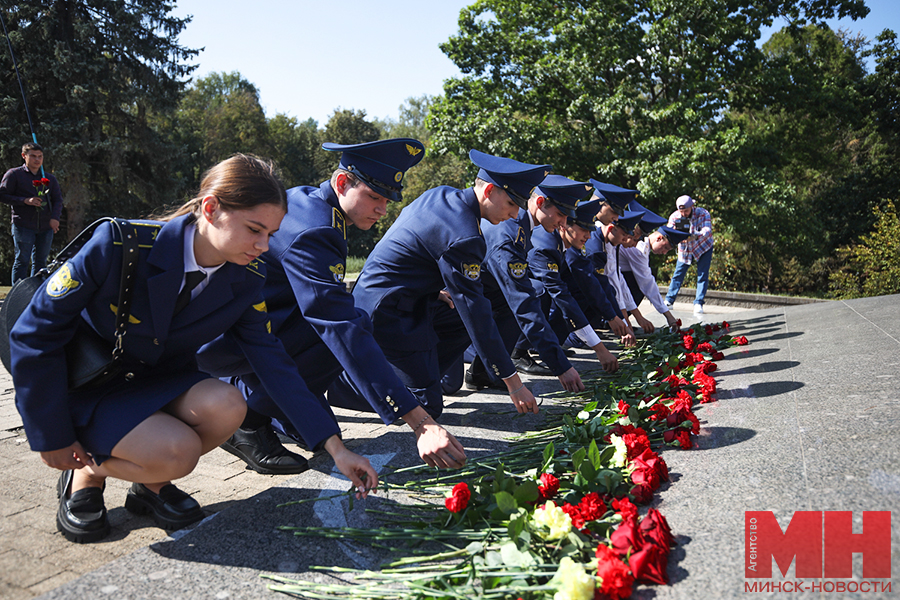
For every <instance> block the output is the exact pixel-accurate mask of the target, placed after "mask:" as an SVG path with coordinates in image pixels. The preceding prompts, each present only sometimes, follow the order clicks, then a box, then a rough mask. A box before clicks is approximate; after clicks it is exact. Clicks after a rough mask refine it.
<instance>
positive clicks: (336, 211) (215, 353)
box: [198, 138, 465, 474]
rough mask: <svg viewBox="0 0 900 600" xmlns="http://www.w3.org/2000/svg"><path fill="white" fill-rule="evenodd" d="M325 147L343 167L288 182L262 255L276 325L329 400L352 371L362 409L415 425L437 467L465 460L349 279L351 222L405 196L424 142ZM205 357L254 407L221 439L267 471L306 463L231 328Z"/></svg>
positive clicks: (424, 452)
mask: <svg viewBox="0 0 900 600" xmlns="http://www.w3.org/2000/svg"><path fill="white" fill-rule="evenodd" d="M322 147H323V148H324V149H325V150H328V151H331V152H339V153H340V154H341V158H340V163H339V166H338V168H337V169H336V170H335V171H334V173H332V176H331V178H330V179H329V180H328V181H324V182H322V184H320V185H319V186H318V187H310V186H301V187H295V188H291V189H290V190H288V192H287V201H288V206H289V210H288V214H287V216H286V217H285V219H284V222H283V223H282V224H281V228H280V229H279V230H278V231H277V232H276V233H275V234H274V235H273V236H272V240H271V242H270V243H269V250H268V252H266V253H265V254H263V256H262V258H263V260H264V261H265V263H266V269H267V271H268V276H267V277H266V285H265V287H264V288H263V295H264V296H265V299H266V306H267V308H268V311H269V316H270V319H271V323H272V332H273V333H274V334H275V335H276V336H277V337H278V339H280V340H281V342H282V343H283V344H284V347H285V348H286V349H287V351H288V353H289V354H290V355H291V357H292V358H293V360H294V363H295V365H296V369H297V370H298V372H299V373H300V375H301V376H302V377H303V380H304V381H305V382H306V384H307V386H308V387H309V389H310V391H311V392H312V393H313V394H314V395H316V397H317V398H319V401H320V403H321V404H322V405H323V406H325V407H326V408H327V407H328V404H327V402H326V399H325V396H324V394H325V391H326V390H327V389H328V386H329V385H331V384H332V383H333V382H334V380H335V379H337V378H338V377H339V376H340V374H341V373H342V372H343V371H345V370H346V371H347V373H348V374H350V375H351V376H352V377H353V379H354V381H357V382H358V383H359V385H360V391H361V393H362V395H363V397H364V400H365V402H366V405H365V406H364V407H362V408H364V409H367V410H369V411H372V410H374V411H375V412H377V413H378V415H379V416H380V417H381V419H382V420H383V421H384V423H385V424H388V425H389V424H391V423H393V422H394V421H395V420H397V419H398V418H399V419H402V420H403V421H404V422H405V423H406V424H407V425H409V427H410V428H411V429H412V431H413V434H414V435H415V436H416V443H417V446H418V450H419V455H420V456H421V457H422V459H423V460H424V461H425V462H426V463H427V464H428V465H430V466H436V467H460V466H462V464H463V463H464V460H465V451H464V450H463V447H462V445H461V444H460V443H459V442H458V441H457V440H456V438H454V437H453V436H452V435H451V434H449V433H448V432H447V431H446V430H445V429H444V428H443V427H441V426H440V425H438V424H437V423H435V422H434V420H433V419H431V418H430V417H429V415H428V413H427V412H426V411H425V409H424V408H422V406H421V405H420V404H419V402H418V401H417V400H416V398H415V396H413V395H412V393H410V391H409V390H408V389H407V388H406V386H404V385H403V383H402V382H401V381H400V379H399V378H398V377H397V375H396V374H395V373H394V371H393V369H391V367H390V364H389V363H388V362H387V359H385V357H384V353H383V352H382V351H381V348H379V347H378V344H377V343H376V342H375V338H374V337H373V336H372V322H371V320H370V319H369V316H368V315H367V314H366V313H365V312H363V311H361V310H360V309H358V308H357V307H356V306H355V305H354V302H353V296H352V295H351V294H350V292H349V291H347V284H346V282H345V281H344V274H345V270H346V262H347V227H348V226H354V227H356V228H358V229H362V230H368V229H370V228H371V227H372V226H373V225H374V224H375V223H376V222H377V221H378V220H379V219H380V218H382V217H383V216H384V215H385V214H386V212H387V205H388V202H389V201H399V200H401V198H402V195H401V194H402V189H403V185H402V182H403V177H404V175H405V173H406V171H407V170H408V169H410V168H412V167H413V166H414V165H416V164H417V163H418V162H419V161H421V160H422V158H423V157H424V156H425V147H424V146H423V145H422V143H421V142H419V141H418V140H414V139H409V138H398V139H387V140H378V141H375V142H369V143H364V144H352V145H338V144H331V143H327V144H324V145H323V146H322ZM198 361H199V363H200V367H201V368H202V369H203V370H205V371H207V372H209V373H212V374H214V375H216V376H220V377H234V383H235V384H236V385H237V386H238V387H239V389H240V390H241V391H242V392H243V394H244V397H245V398H247V402H248V405H249V407H248V410H247V417H246V418H245V419H244V422H243V423H242V424H241V426H240V428H238V430H237V431H236V432H235V433H234V435H233V436H231V438H230V439H229V440H228V441H227V442H225V443H224V444H223V445H222V447H223V448H224V449H225V450H227V451H228V452H230V453H232V454H234V455H235V456H238V457H239V458H241V459H242V460H243V461H244V462H246V463H247V464H248V465H249V466H250V467H251V468H252V469H254V470H255V471H257V472H259V473H265V474H273V473H274V474H288V473H300V472H302V471H304V470H306V469H307V461H306V459H305V458H303V457H302V456H300V455H298V454H296V453H294V452H290V451H288V450H287V448H285V447H284V446H283V445H282V444H281V442H280V441H279V439H278V437H277V436H276V434H275V432H274V431H273V429H272V425H273V422H272V419H273V418H274V419H275V420H276V421H275V423H274V424H275V425H276V427H277V428H278V429H279V431H281V432H282V433H284V434H286V435H288V436H289V437H291V438H294V439H295V440H298V441H301V440H299V439H298V437H299V435H298V430H299V429H300V425H301V424H295V423H292V422H291V421H290V420H288V419H287V418H286V415H285V414H284V413H283V412H282V411H280V410H278V409H277V408H278V407H277V406H275V405H273V404H272V403H271V401H270V400H269V398H268V396H267V394H266V390H265V386H264V385H263V382H262V381H261V380H260V377H259V375H258V374H256V373H253V371H252V369H251V368H250V364H249V363H248V362H247V360H246V359H244V357H243V355H242V353H241V352H240V348H239V347H237V345H236V344H235V343H234V342H233V340H231V339H229V338H228V337H227V336H222V337H220V338H218V339H216V340H215V341H213V342H212V343H210V344H207V345H206V346H204V347H203V348H202V349H201V351H200V354H199V356H198ZM329 412H330V410H329ZM449 456H453V457H454V459H453V460H452V461H451V460H450V458H449Z"/></svg>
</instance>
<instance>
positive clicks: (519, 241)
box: [514, 225, 525, 248]
mask: <svg viewBox="0 0 900 600" xmlns="http://www.w3.org/2000/svg"><path fill="white" fill-rule="evenodd" d="M514 243H515V244H516V245H517V246H522V247H523V248H524V247H525V230H524V229H522V226H521V225H519V230H518V231H517V232H516V241H515V242H514Z"/></svg>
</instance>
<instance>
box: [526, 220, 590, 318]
mask: <svg viewBox="0 0 900 600" xmlns="http://www.w3.org/2000/svg"><path fill="white" fill-rule="evenodd" d="M531 242H532V244H534V247H533V248H532V249H531V252H529V253H528V266H529V268H530V269H531V272H532V273H534V276H535V277H536V278H537V279H538V280H539V281H540V282H541V283H542V284H543V286H544V289H545V290H547V292H548V293H549V294H550V297H551V298H553V302H554V303H555V305H556V307H557V308H558V309H559V310H560V312H561V313H562V316H563V318H564V319H565V320H566V322H567V323H568V324H569V327H571V328H572V330H573V331H575V330H578V329H581V328H582V327H586V326H587V325H588V324H589V321H588V319H587V317H585V316H584V311H582V310H581V307H580V306H579V304H578V302H576V301H575V298H573V297H572V293H571V291H570V290H569V284H570V283H571V279H570V274H569V272H568V271H569V267H568V265H567V263H566V261H565V255H564V251H563V242H562V239H561V238H560V237H559V234H558V233H557V232H555V231H554V232H549V231H547V230H545V229H544V228H543V227H539V228H537V229H535V230H534V231H533V232H532V234H531Z"/></svg>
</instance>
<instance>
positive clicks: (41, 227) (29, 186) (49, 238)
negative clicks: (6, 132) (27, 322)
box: [0, 142, 63, 284]
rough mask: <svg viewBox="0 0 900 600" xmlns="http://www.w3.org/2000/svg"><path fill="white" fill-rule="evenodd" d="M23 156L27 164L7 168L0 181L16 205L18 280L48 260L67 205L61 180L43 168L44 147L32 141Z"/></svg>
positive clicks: (0, 191) (0, 196)
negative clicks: (63, 196)
mask: <svg viewBox="0 0 900 600" xmlns="http://www.w3.org/2000/svg"><path fill="white" fill-rule="evenodd" d="M22 158H23V159H24V160H25V164H23V165H22V166H21V167H15V168H13V169H10V170H9V171H7V172H6V174H5V175H3V180H2V182H0V201H3V202H5V203H6V204H9V205H11V206H12V235H13V242H14V243H15V247H16V254H15V258H14V260H13V268H12V282H13V283H14V284H15V283H16V282H17V281H18V280H20V279H25V278H26V277H28V276H29V275H34V274H35V273H37V272H38V271H40V270H41V269H43V268H44V266H45V265H46V264H47V255H49V254H50V245H51V244H52V243H53V234H54V233H56V232H57V231H59V219H60V216H61V215H62V209H63V198H62V191H61V190H60V188H59V182H57V181H56V177H54V176H53V175H50V174H49V173H44V172H43V170H42V169H41V165H43V163H44V150H43V148H41V147H40V146H39V145H38V144H35V143H33V142H29V143H27V144H25V145H24V146H22ZM29 264H30V265H31V268H30V269H29Z"/></svg>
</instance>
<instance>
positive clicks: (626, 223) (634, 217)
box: [616, 210, 644, 235]
mask: <svg viewBox="0 0 900 600" xmlns="http://www.w3.org/2000/svg"><path fill="white" fill-rule="evenodd" d="M643 216H644V213H643V212H637V211H633V210H626V211H625V214H624V215H622V216H621V217H619V220H618V221H616V225H618V226H619V227H621V228H622V229H624V230H625V232H626V233H628V235H634V226H635V225H637V224H638V221H640V220H641V217H643Z"/></svg>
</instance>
